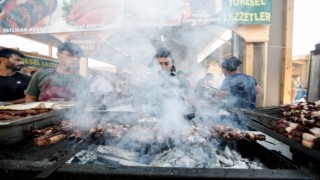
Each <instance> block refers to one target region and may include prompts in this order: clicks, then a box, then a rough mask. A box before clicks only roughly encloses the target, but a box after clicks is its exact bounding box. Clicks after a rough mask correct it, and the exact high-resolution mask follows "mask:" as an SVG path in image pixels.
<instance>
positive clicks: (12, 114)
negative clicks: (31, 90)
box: [0, 108, 53, 120]
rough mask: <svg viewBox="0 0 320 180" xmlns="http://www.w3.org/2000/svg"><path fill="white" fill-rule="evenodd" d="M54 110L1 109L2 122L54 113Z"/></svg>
mask: <svg viewBox="0 0 320 180" xmlns="http://www.w3.org/2000/svg"><path fill="white" fill-rule="evenodd" d="M52 110H53V109H52V108H33V109H27V110H12V109H0V120H14V119H19V118H22V117H27V116H34V115H38V114H42V113H47V112H50V111H52Z"/></svg>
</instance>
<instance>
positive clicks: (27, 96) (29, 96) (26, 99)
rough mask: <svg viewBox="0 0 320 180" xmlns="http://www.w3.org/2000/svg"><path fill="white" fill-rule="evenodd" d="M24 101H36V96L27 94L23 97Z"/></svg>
mask: <svg viewBox="0 0 320 180" xmlns="http://www.w3.org/2000/svg"><path fill="white" fill-rule="evenodd" d="M25 101H26V103H28V102H35V101H37V97H36V96H31V95H30V94H27V95H26V98H25Z"/></svg>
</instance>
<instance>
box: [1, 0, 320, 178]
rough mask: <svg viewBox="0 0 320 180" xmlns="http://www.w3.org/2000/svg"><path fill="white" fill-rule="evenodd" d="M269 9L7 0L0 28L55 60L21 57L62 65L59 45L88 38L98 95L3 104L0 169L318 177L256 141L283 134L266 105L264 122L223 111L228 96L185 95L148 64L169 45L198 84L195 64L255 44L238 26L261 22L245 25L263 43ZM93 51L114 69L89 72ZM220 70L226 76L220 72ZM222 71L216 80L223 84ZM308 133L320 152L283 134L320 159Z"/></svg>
mask: <svg viewBox="0 0 320 180" xmlns="http://www.w3.org/2000/svg"><path fill="white" fill-rule="evenodd" d="M240 2H241V3H240ZM248 7H249V8H248ZM271 10H272V1H264V0H256V1H223V0H214V1H213V0H204V1H201V2H199V1H198V0H181V1H172V0H152V1H150V0H136V1H125V0H124V1H119V0H95V1H90V2H89V1H86V0H63V1H57V0H52V1H51V0H44V1H42V0H24V1H16V0H9V1H0V24H1V26H0V35H1V36H7V35H12V34H14V35H19V36H22V37H26V38H29V39H33V40H36V41H39V42H41V43H45V44H46V46H47V47H48V49H50V50H49V53H48V54H47V55H46V56H48V57H50V56H51V58H43V57H46V56H40V55H39V56H32V55H34V54H36V53H32V54H27V55H28V56H27V58H26V59H25V64H26V65H29V66H34V67H37V68H55V67H56V66H57V64H58V63H59V62H58V61H56V59H55V58H53V49H54V48H56V47H57V45H58V44H59V43H61V42H71V43H75V44H78V45H79V46H81V48H82V49H83V50H84V55H85V57H83V58H82V59H81V62H80V74H81V75H83V76H85V77H87V78H91V79H90V80H94V82H95V83H92V84H94V85H95V86H94V87H93V86H92V87H91V93H92V94H94V95H95V97H93V98H92V99H94V100H96V101H92V102H87V104H88V105H89V106H87V107H86V108H83V106H81V105H79V104H78V103H76V102H37V103H24V104H20V105H9V106H8V105H1V106H0V175H1V176H2V177H3V178H49V179H57V178H58V179H92V178H95V179H105V178H116V179H122V178H123V179H131V178H141V179H163V178H170V179H181V178H190V179H208V178H218V179H314V178H315V175H314V174H313V173H311V172H310V171H309V170H308V169H306V168H304V167H302V166H301V165H300V164H298V163H297V162H295V161H293V160H291V159H290V158H288V157H286V156H284V155H282V154H281V153H279V152H277V151H275V150H270V149H268V148H266V147H264V146H263V145H261V144H259V142H266V143H272V142H269V141H268V140H267V136H272V137H274V138H275V139H278V138H277V136H278V133H276V131H273V130H271V128H272V124H273V123H272V122H269V121H268V122H266V123H265V126H266V127H263V128H260V126H261V123H264V121H263V118H261V117H264V114H263V113H259V112H258V111H257V112H256V113H257V115H256V116H259V118H260V119H259V120H257V118H255V116H252V114H251V113H254V112H251V111H249V112H247V111H245V110H238V109H226V114H221V111H223V110H225V109H222V108H221V106H220V104H221V102H220V103H216V102H215V103H216V104H215V105H216V107H215V106H214V107H213V106H212V105H213V104H214V103H208V104H201V103H203V102H202V101H200V100H199V101H198V100H191V98H190V99H189V98H188V97H182V95H181V94H183V93H185V92H187V91H185V89H182V88H181V87H173V86H171V85H172V84H170V83H173V84H174V83H175V81H172V82H171V81H170V82H169V83H168V84H166V83H167V82H165V81H164V79H163V78H162V77H161V76H160V75H159V74H160V73H158V69H156V68H157V67H156V68H155V69H156V70H155V69H152V68H153V67H152V66H153V64H154V63H151V62H150V61H152V62H153V61H154V54H155V50H156V49H158V48H159V47H168V48H169V49H171V50H172V59H174V63H175V64H174V65H175V66H177V67H180V69H181V71H179V73H178V72H177V77H181V78H182V77H183V78H186V79H187V80H186V81H185V84H188V85H189V84H190V85H192V84H193V83H194V81H195V79H193V78H192V75H194V74H192V73H193V72H196V73H195V74H197V75H199V74H201V73H203V72H202V71H201V70H200V71H199V69H201V68H203V67H205V68H212V69H218V68H219V69H220V66H219V62H220V60H221V59H223V58H224V57H228V56H231V55H233V56H239V57H243V56H246V57H251V58H253V56H250V54H249V55H248V54H245V52H244V51H245V50H244V48H243V47H244V45H245V49H246V50H248V48H250V47H251V48H252V50H253V46H250V45H248V44H246V43H248V42H246V40H248V39H244V38H242V37H241V36H240V35H239V34H241V35H243V37H246V35H245V34H246V33H244V31H245V30H243V28H242V27H243V26H246V25H255V26H248V32H247V33H250V32H254V33H257V32H260V33H261V34H260V35H258V37H259V38H260V41H266V39H267V37H268V31H269V27H268V25H270V21H271ZM22 15H23V16H22ZM238 24H240V25H241V26H237V25H238ZM236 32H237V33H239V34H237V33H236ZM2 34H3V35H2ZM247 36H248V35H247ZM48 39H50V40H48ZM260 41H259V42H260ZM249 42H251V41H249ZM251 43H252V42H251ZM1 47H2V45H1ZM35 50H37V49H35ZM249 50H250V49H249ZM247 52H248V51H247ZM251 55H252V54H251ZM92 59H97V60H100V61H101V62H105V63H108V64H109V65H110V66H112V67H113V68H114V69H115V72H112V73H111V72H109V71H108V72H106V71H100V70H101V69H98V70H97V69H96V72H97V71H99V73H96V74H92V71H90V70H89V67H88V66H89V65H88V64H89V63H88V62H89V60H92ZM244 59H246V58H244ZM200 66H201V67H200ZM152 70H155V72H156V73H154V72H152ZM217 75H219V76H218V77H221V76H223V73H222V72H221V70H220V71H218V73H217ZM190 76H191V77H190ZM217 79H218V80H216V82H215V83H216V84H218V83H219V82H220V83H221V79H219V78H217ZM219 80H220V81H219ZM161 83H162V84H161ZM92 84H91V85H92ZM164 87H165V88H164ZM186 94H187V93H186ZM190 94H192V93H190ZM190 94H188V95H190ZM103 103H105V104H103ZM192 103H193V104H192ZM92 106H94V107H99V108H93V107H92ZM119 106H126V108H124V109H122V110H119V109H121V108H118V109H117V107H119ZM195 106H196V107H195ZM79 107H81V109H79ZM101 107H103V108H101ZM128 107H129V108H128ZM199 107H200V108H199ZM219 108H221V109H219ZM115 109H116V110H115ZM232 113H234V114H236V115H238V116H244V117H245V118H247V119H248V121H247V125H248V127H250V128H253V129H256V130H258V131H249V130H244V129H242V128H240V127H239V128H238V127H237V126H234V124H232V123H233V120H234V119H232V117H234V116H231V115H230V114H232ZM254 120H257V121H254ZM316 121H318V120H316ZM316 127H317V126H316ZM266 129H267V130H266ZM260 131H261V132H260ZM282 131H283V130H282ZM315 131H316V134H314V135H318V130H317V129H315ZM275 134H277V135H275ZM301 135H302V134H301ZM308 135H309V134H308ZM310 137H311V139H312V140H311V141H310V142H313V144H314V145H312V147H315V148H314V149H306V147H303V146H301V147H300V146H299V147H297V145H296V144H295V143H296V142H293V143H291V140H288V141H287V140H285V141H284V142H285V143H286V144H288V145H289V146H292V147H293V148H296V147H297V148H298V149H300V150H301V151H305V152H307V153H313V155H311V157H315V158H319V152H318V151H319V149H317V148H318V137H315V138H313V136H310V135H309V136H308V138H310ZM300 140H301V139H300ZM309 140H310V139H309ZM279 141H281V138H280V140H279ZM287 142H289V143H287ZM308 142H309V141H308Z"/></svg>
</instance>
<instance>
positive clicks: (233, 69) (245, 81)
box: [220, 57, 257, 109]
mask: <svg viewBox="0 0 320 180" xmlns="http://www.w3.org/2000/svg"><path fill="white" fill-rule="evenodd" d="M241 64H242V62H241V61H240V60H239V59H238V58H236V57H230V58H227V59H225V60H223V62H222V65H221V66H222V71H223V73H224V74H225V75H226V78H225V79H224V81H223V83H222V85H221V88H220V89H221V90H223V91H224V92H226V93H227V96H226V98H227V100H228V103H229V104H228V105H229V106H231V107H235V108H244V109H255V108H256V95H257V94H256V86H257V82H256V80H255V78H253V77H252V76H248V75H246V74H243V73H240V72H239V71H238V67H239V66H240V65H241Z"/></svg>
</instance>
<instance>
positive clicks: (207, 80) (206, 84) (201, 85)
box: [194, 73, 214, 99]
mask: <svg viewBox="0 0 320 180" xmlns="http://www.w3.org/2000/svg"><path fill="white" fill-rule="evenodd" d="M213 88H214V87H213V74H212V73H207V74H206V75H205V77H204V78H201V79H199V80H198V82H197V85H196V87H195V89H194V91H195V95H196V97H198V98H203V99H208V98H209V99H210V98H211V97H212V96H211V94H212V90H213Z"/></svg>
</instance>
